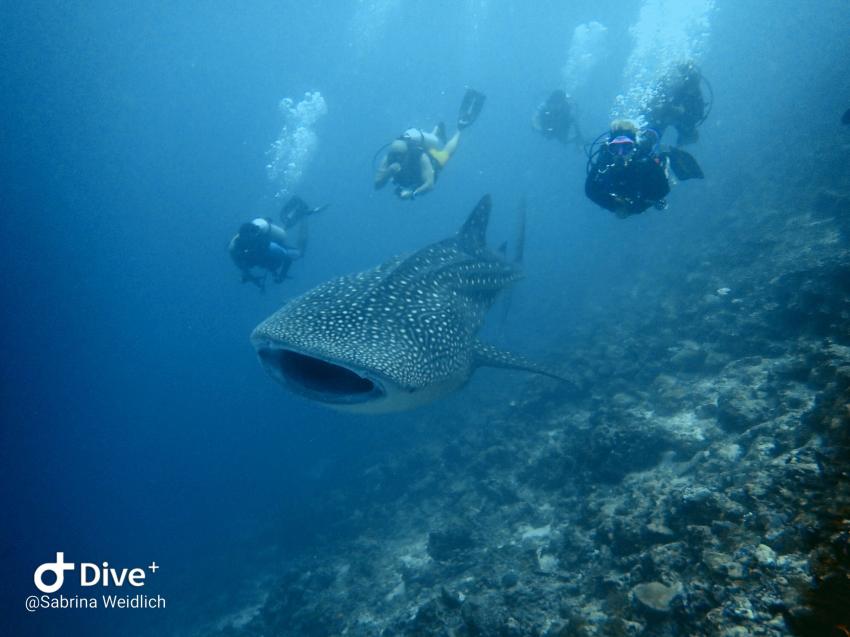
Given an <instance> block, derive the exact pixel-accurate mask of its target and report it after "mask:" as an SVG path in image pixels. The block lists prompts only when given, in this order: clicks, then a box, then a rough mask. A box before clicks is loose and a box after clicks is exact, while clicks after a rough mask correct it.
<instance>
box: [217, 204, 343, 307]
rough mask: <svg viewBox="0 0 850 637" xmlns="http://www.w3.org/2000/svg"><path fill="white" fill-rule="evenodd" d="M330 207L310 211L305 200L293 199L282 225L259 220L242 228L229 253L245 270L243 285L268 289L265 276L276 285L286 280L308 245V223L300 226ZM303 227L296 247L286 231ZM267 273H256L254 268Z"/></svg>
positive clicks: (283, 212)
mask: <svg viewBox="0 0 850 637" xmlns="http://www.w3.org/2000/svg"><path fill="white" fill-rule="evenodd" d="M325 208H327V204H325V205H324V206H319V207H318V208H311V207H310V206H308V205H307V204H306V203H305V202H304V200H303V199H301V198H300V197H298V196H293V197H292V198H290V199H289V201H287V202H286V203H285V204H284V206H283V208H282V209H281V211H280V218H281V222H282V224H283V226H282V227H281V226H278V225H276V224H274V223H272V220H271V219H263V218H257V219H254V220H253V221H250V222H248V223H243V224H242V225H241V226H240V227H239V232H238V233H237V234H236V236H234V237H233V238H232V239H231V240H230V246H229V247H228V251H229V252H230V258H231V259H233V262H234V263H235V264H236V266H237V267H238V268H239V269H240V270H241V271H242V283H248V282H250V283H253V284H254V285H256V286H257V287H258V288H260V290H262V291H265V289H266V277H267V276H268V275H269V274H271V275H272V280H273V281H274V282H275V283H280V282H281V281H283V280H284V279H285V278H286V275H287V273H288V272H289V268H290V267H291V266H292V263H293V261H295V260H297V259H300V258H301V257H303V256H304V248H305V247H306V245H307V224H306V223H301V222H302V221H303V220H304V219H305V218H306V217H308V216H310V215H314V214H317V213H319V212H321V211H322V210H324V209H325ZM298 224H300V231H299V235H298V237H297V239H296V242H295V245H294V246H292V245H289V244H288V243H287V230H290V229H291V228H293V227H294V226H295V225H298ZM255 268H257V269H260V270H264V272H262V274H256V273H255V272H254V269H255Z"/></svg>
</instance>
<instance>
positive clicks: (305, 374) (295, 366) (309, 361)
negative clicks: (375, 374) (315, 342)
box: [259, 348, 377, 396]
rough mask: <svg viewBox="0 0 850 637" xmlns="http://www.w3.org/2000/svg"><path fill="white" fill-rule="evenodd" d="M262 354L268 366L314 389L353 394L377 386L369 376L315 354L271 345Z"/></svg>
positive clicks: (371, 391)
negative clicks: (310, 354)
mask: <svg viewBox="0 0 850 637" xmlns="http://www.w3.org/2000/svg"><path fill="white" fill-rule="evenodd" d="M259 355H260V358H261V359H262V361H263V363H264V364H265V365H266V366H267V367H270V368H271V369H273V370H274V371H275V372H277V373H278V374H280V375H281V376H283V377H284V378H286V380H288V381H289V382H292V383H295V384H297V385H300V386H301V387H303V388H305V389H307V390H310V391H314V392H321V393H323V394H337V395H345V396H353V395H367V394H373V393H375V391H376V389H377V388H376V387H375V384H374V383H373V382H372V381H371V380H369V379H368V378H363V377H362V376H359V375H358V374H355V373H354V372H352V371H351V370H350V369H346V368H345V367H341V366H339V365H334V364H333V363H328V362H327V361H323V360H321V359H319V358H314V357H313V356H306V355H304V354H299V353H298V352H293V351H290V350H284V349H271V348H268V349H262V350H260V351H259Z"/></svg>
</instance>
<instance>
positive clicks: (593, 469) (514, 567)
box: [217, 149, 850, 637]
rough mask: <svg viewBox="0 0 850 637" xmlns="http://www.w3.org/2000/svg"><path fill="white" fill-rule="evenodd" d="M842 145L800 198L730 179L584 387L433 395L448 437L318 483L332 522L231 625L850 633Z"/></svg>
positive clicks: (849, 395) (849, 181) (596, 325)
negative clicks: (472, 405)
mask: <svg viewBox="0 0 850 637" xmlns="http://www.w3.org/2000/svg"><path fill="white" fill-rule="evenodd" d="M820 152H821V153H826V152H829V151H828V150H827V149H821V150H820ZM818 156H819V153H816V152H814V151H813V152H812V153H811V154H810V155H809V156H808V157H804V158H802V159H801V163H798V164H796V165H795V166H793V167H788V170H789V171H793V173H797V174H799V171H801V170H802V171H803V172H804V173H805V174H809V175H812V174H817V173H816V172H815V171H814V169H813V167H814V162H816V161H817V160H818V159H817V158H818ZM820 156H821V157H822V155H820ZM806 162H811V163H812V166H811V167H809V166H807V165H806ZM833 165H836V166H839V168H838V169H839V170H844V172H843V173H839V174H832V175H827V176H825V177H824V182H827V181H828V186H827V185H825V183H821V182H818V181H817V180H813V182H812V183H810V184H809V185H808V187H807V189H805V190H803V191H799V192H798V193H797V194H796V195H794V196H793V197H791V196H790V195H788V193H783V192H778V191H777V190H778V189H777V188H776V183H782V180H783V174H782V170H783V168H782V167H781V166H776V167H774V168H775V170H774V179H773V180H772V181H770V182H767V181H765V180H760V179H752V180H749V181H741V182H740V183H738V184H737V185H736V184H734V183H732V182H727V183H724V184H722V188H721V190H722V191H723V198H722V199H721V198H718V201H716V202H715V204H716V205H717V216H716V217H715V218H714V222H713V223H714V225H713V227H706V228H705V234H704V237H703V239H702V240H701V243H698V244H697V245H696V249H695V248H694V246H693V245H692V246H691V247H690V249H691V250H692V251H693V256H692V258H691V260H690V262H688V261H687V257H685V262H684V266H686V267H685V269H684V270H683V269H682V268H681V267H679V268H676V269H673V268H671V269H669V271H668V272H669V274H668V278H667V279H666V280H664V279H663V278H662V279H659V276H658V275H657V273H647V274H646V276H644V277H643V278H640V279H638V280H637V282H634V281H633V282H631V283H630V284H629V285H630V286H631V288H630V289H628V290H626V289H624V290H621V292H622V294H619V295H618V296H619V298H622V299H623V300H622V302H621V303H622V306H621V307H606V308H600V310H599V314H598V315H597V316H591V317H588V320H587V321H585V322H584V323H583V325H585V326H586V327H577V328H576V330H577V333H576V335H575V336H576V338H575V339H574V340H575V341H576V342H578V343H582V345H581V346H580V347H578V348H570V350H569V351H567V352H564V353H563V369H565V370H566V369H568V370H571V373H572V374H573V375H574V378H575V381H576V382H577V383H578V384H579V385H580V386H581V387H583V388H584V389H585V397H584V398H583V399H578V400H577V399H575V398H574V397H571V399H570V400H569V401H567V400H564V397H563V396H561V395H559V394H558V393H557V391H558V390H557V389H553V388H552V387H551V386H550V385H548V384H545V383H542V382H539V381H531V382H530V383H529V385H528V387H527V390H526V391H525V392H524V394H523V395H522V397H518V398H517V399H516V400H515V401H513V402H512V403H511V405H509V406H504V407H499V408H498V409H493V410H492V411H491V412H490V413H478V414H472V413H470V414H459V415H458V416H457V417H456V419H454V420H447V419H446V418H445V414H441V415H440V417H437V416H434V417H433V418H432V419H431V421H430V422H427V423H425V424H424V425H423V430H427V437H425V436H421V437H420V438H421V440H422V441H425V440H427V444H424V443H423V444H421V445H411V448H410V451H409V453H407V454H406V455H403V456H401V457H394V458H392V459H388V458H383V459H380V460H379V461H378V463H377V464H376V465H374V466H371V467H370V468H369V470H368V471H364V472H363V473H362V475H361V476H360V477H359V478H358V479H357V480H353V481H352V482H351V483H350V484H347V485H346V486H344V487H338V488H336V489H335V490H334V492H333V493H329V497H328V498H325V499H323V501H322V502H317V503H316V505H315V506H316V509H317V514H321V516H322V518H323V519H326V520H335V521H336V522H334V523H333V525H332V526H331V528H326V529H323V530H322V532H323V536H324V537H325V538H334V539H329V540H326V541H324V543H323V544H321V546H320V547H319V548H320V550H314V551H311V552H310V554H309V555H305V556H304V557H303V559H302V560H301V561H300V562H299V563H298V564H296V565H295V567H293V568H291V569H290V570H288V571H287V572H285V573H282V574H281V575H280V577H279V580H278V581H277V583H276V584H275V585H273V586H272V587H270V588H269V590H268V591H267V593H268V595H267V598H266V601H265V603H264V604H263V605H262V606H261V607H260V608H259V609H257V610H256V612H254V614H253V615H252V616H251V617H250V619H248V618H243V621H241V622H240V623H239V626H238V627H236V626H230V627H225V628H222V629H220V631H218V632H217V634H218V635H242V636H247V635H251V636H254V635H269V634H274V635H293V636H295V635H298V636H305V635H340V634H346V635H357V636H361V635H362V636H366V635H369V636H373V635H386V636H389V635H411V636H412V635H435V636H436V635H457V636H466V635H469V636H472V635H516V636H526V635H527V636H531V635H576V636H590V635H640V634H643V635H706V636H708V635H712V636H714V635H718V636H719V635H724V636H730V637H731V636H738V635H740V636H744V635H790V634H800V635H832V634H835V635H841V634H842V632H841V628H839V626H840V625H844V623H845V622H850V617H847V616H846V612H847V610H846V605H842V604H841V603H840V601H839V602H836V599H839V600H840V597H837V596H840V595H841V594H842V589H841V588H840V582H841V581H843V580H842V577H843V573H844V571H842V570H841V569H845V568H846V567H847V564H846V559H845V561H844V562H843V563H842V561H841V560H842V555H843V556H844V558H846V555H847V553H846V544H842V542H845V543H846V541H847V537H848V529H847V528H845V527H846V524H847V523H846V519H847V512H848V511H850V486H848V480H847V475H846V468H847V466H848V465H847V464H846V461H847V458H848V455H847V452H848V448H850V411H848V404H850V320H848V319H850V176H848V174H847V172H846V169H844V168H840V162H834V163H833ZM809 168H812V169H811V170H809ZM793 173H792V172H789V176H790V175H791V174H793ZM789 183H790V180H789ZM717 237H722V240H718V239H717ZM674 256H675V255H674ZM671 258H674V257H673V256H671ZM675 258H679V259H681V258H682V255H678V256H675ZM679 265H682V264H679ZM683 272H685V273H686V274H684V275H683ZM370 461H375V458H372V459H370ZM364 466H368V465H364ZM842 547H844V548H842ZM842 551H844V552H843V553H842ZM836 573H837V576H836ZM842 613H845V615H842Z"/></svg>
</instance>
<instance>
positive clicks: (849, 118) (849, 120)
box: [841, 108, 850, 124]
mask: <svg viewBox="0 0 850 637" xmlns="http://www.w3.org/2000/svg"><path fill="white" fill-rule="evenodd" d="M841 123H842V124H850V108H848V109H847V110H846V111H844V115H842V116H841Z"/></svg>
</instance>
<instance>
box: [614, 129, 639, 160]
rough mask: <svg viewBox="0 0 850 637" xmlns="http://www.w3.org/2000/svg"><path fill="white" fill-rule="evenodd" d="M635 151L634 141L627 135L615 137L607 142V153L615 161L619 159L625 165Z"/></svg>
mask: <svg viewBox="0 0 850 637" xmlns="http://www.w3.org/2000/svg"><path fill="white" fill-rule="evenodd" d="M635 150H637V144H636V143H635V140H633V139H632V138H631V137H629V136H627V135H617V136H616V137H615V138H614V139H611V140H609V141H608V152H609V153H611V155H612V156H613V157H614V158H615V159H620V160H621V161H622V162H623V163H626V162H627V161H628V160H629V159H630V158H631V157H632V155H634V154H635Z"/></svg>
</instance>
